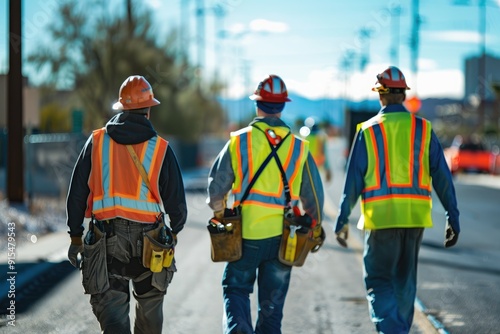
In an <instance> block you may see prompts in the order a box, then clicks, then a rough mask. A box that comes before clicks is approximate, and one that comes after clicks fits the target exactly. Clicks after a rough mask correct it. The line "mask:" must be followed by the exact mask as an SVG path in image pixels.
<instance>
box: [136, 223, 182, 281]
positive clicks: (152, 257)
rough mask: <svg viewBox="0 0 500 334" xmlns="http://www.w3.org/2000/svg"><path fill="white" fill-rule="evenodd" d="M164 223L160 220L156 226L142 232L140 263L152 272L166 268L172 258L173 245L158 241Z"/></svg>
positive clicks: (170, 263) (171, 261)
mask: <svg viewBox="0 0 500 334" xmlns="http://www.w3.org/2000/svg"><path fill="white" fill-rule="evenodd" d="M164 226H165V223H163V222H161V223H160V224H158V227H157V228H155V229H153V230H151V231H147V232H144V233H143V243H142V244H143V247H142V264H143V266H144V267H146V268H149V269H150V270H151V271H152V272H154V273H156V272H161V271H162V269H163V268H168V267H170V266H171V265H172V263H173V260H174V253H175V250H174V245H173V243H172V244H164V243H161V242H160V241H158V239H159V234H160V231H161V229H162V228H163V227H164Z"/></svg>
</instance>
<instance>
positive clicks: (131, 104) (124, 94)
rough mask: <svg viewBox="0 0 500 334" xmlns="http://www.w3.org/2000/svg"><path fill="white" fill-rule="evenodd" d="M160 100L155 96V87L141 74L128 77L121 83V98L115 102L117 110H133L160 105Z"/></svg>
mask: <svg viewBox="0 0 500 334" xmlns="http://www.w3.org/2000/svg"><path fill="white" fill-rule="evenodd" d="M159 104H160V101H158V100H157V99H155V98H154V94H153V88H152V87H151V85H150V84H149V82H148V81H147V80H146V79H145V78H144V77H143V76H140V75H132V76H130V77H128V78H127V79H126V80H125V81H124V82H123V83H122V85H121V87H120V92H119V100H118V102H116V103H115V104H113V109H115V110H132V109H141V108H147V107H153V106H156V105H159Z"/></svg>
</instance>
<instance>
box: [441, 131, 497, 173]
mask: <svg viewBox="0 0 500 334" xmlns="http://www.w3.org/2000/svg"><path fill="white" fill-rule="evenodd" d="M473 138H474V137H473ZM444 154H445V157H446V162H447V163H448V166H449V167H450V170H451V172H452V173H453V174H455V173H458V172H480V173H490V174H496V173H497V172H498V169H499V168H500V159H499V155H498V153H496V154H495V153H493V152H491V151H489V150H487V149H486V148H485V146H484V145H483V143H481V141H479V140H477V139H473V140H471V141H467V142H464V140H463V138H462V136H456V137H455V139H454V140H453V143H452V145H451V147H449V148H446V149H445V150H444Z"/></svg>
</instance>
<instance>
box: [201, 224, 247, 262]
mask: <svg viewBox="0 0 500 334" xmlns="http://www.w3.org/2000/svg"><path fill="white" fill-rule="evenodd" d="M207 229H208V232H209V235H210V244H211V258H212V261H213V262H232V261H236V260H239V259H240V258H241V254H242V237H241V215H239V214H238V215H235V216H230V217H224V218H222V219H216V218H211V219H210V220H209V222H208V225H207Z"/></svg>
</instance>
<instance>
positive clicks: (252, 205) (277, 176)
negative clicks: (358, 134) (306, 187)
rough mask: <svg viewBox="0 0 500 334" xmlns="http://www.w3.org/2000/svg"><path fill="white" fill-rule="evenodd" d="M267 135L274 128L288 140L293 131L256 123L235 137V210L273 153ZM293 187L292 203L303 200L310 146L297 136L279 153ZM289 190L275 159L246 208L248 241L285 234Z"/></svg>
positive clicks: (243, 214) (251, 193) (243, 211)
mask: <svg viewBox="0 0 500 334" xmlns="http://www.w3.org/2000/svg"><path fill="white" fill-rule="evenodd" d="M255 126H257V127H259V129H262V130H263V131H265V130H267V129H269V128H272V129H273V130H274V132H275V133H276V134H277V135H278V136H280V137H281V138H284V137H285V136H286V135H287V134H288V132H290V129H288V128H287V127H270V126H268V125H267V124H266V123H264V122H256V123H254V125H253V126H248V127H246V128H243V129H241V130H239V131H237V132H233V133H231V139H230V147H229V149H230V154H231V164H232V168H233V171H234V175H235V180H234V182H233V188H232V193H233V195H234V200H235V201H234V206H235V207H236V206H238V205H239V204H240V201H241V199H242V197H243V194H244V193H245V190H246V188H247V186H248V184H249V183H250V181H251V180H252V178H253V176H254V175H255V173H256V172H257V170H258V169H259V167H260V165H261V164H262V162H263V161H264V160H265V159H266V158H267V156H268V155H269V154H270V153H271V148H270V145H269V144H268V142H267V138H266V135H265V133H263V132H262V131H260V130H259V129H256V128H254V127H255ZM277 155H278V157H279V159H280V161H281V164H282V166H283V169H284V171H285V173H286V176H287V180H288V184H289V187H290V195H291V200H292V202H293V201H297V200H299V195H300V185H301V181H302V171H303V168H304V164H305V161H306V158H307V155H308V144H307V142H306V141H303V140H301V139H299V138H297V137H295V136H293V135H290V136H288V137H287V138H286V139H285V140H284V142H283V143H282V144H281V147H280V148H279V149H278V151H277ZM285 202H286V199H285V190H284V185H283V182H282V178H281V172H280V170H279V168H278V165H277V163H276V160H275V159H274V158H273V159H271V160H270V161H269V163H268V165H267V166H266V167H265V168H264V170H263V171H262V173H261V174H260V176H259V177H258V179H257V181H256V182H255V184H254V185H253V186H252V188H251V190H250V193H249V195H248V197H247V198H246V199H245V201H244V202H243V205H242V219H243V224H242V225H243V229H242V234H243V238H245V239H265V238H270V237H274V236H278V235H281V234H282V233H283V209H284V207H285V204H286V203H285Z"/></svg>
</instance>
